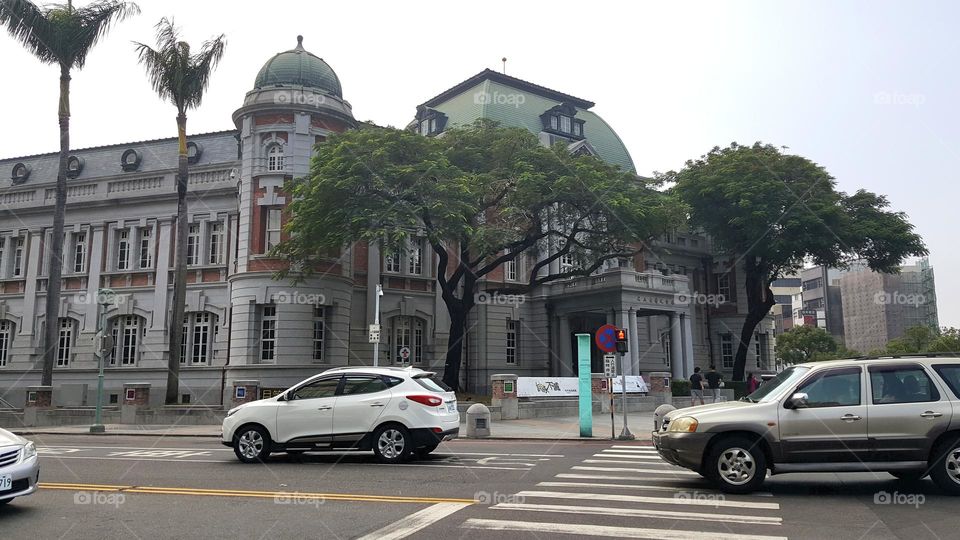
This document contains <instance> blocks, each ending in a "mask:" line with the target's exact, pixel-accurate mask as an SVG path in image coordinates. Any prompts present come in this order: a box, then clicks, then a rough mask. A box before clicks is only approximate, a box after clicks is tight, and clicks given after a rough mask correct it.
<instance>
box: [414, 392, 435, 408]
mask: <svg viewBox="0 0 960 540" xmlns="http://www.w3.org/2000/svg"><path fill="white" fill-rule="evenodd" d="M407 399H409V400H410V401H416V402H417V403H419V404H421V405H426V406H428V407H439V406H440V405H442V404H443V399H442V398H439V397H437V396H428V395H423V394H416V395H412V396H407Z"/></svg>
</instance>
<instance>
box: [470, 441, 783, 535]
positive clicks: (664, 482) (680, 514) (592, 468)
mask: <svg viewBox="0 0 960 540" xmlns="http://www.w3.org/2000/svg"><path fill="white" fill-rule="evenodd" d="M779 513H780V504H779V503H778V502H776V501H775V500H774V499H773V497H772V496H771V495H770V494H769V493H756V494H752V495H740V496H735V495H727V494H724V493H722V492H720V491H718V490H716V489H714V488H713V487H712V486H711V484H710V483H708V482H707V481H706V480H704V479H703V478H700V476H699V475H698V474H697V473H695V472H691V471H688V470H686V469H682V468H680V467H676V466H674V465H672V464H669V463H667V462H665V461H663V460H662V459H660V457H659V456H658V455H657V452H656V450H655V449H653V448H650V447H645V446H639V445H613V446H611V447H609V448H604V449H602V450H600V451H599V452H597V453H595V454H593V455H592V456H590V457H589V458H586V459H583V460H582V461H581V463H580V464H577V465H574V466H572V467H571V468H570V469H569V472H564V473H559V474H556V475H555V476H554V477H553V478H551V479H549V480H544V481H542V482H538V483H537V484H536V485H535V486H533V487H532V488H530V489H525V490H523V491H518V492H517V493H515V494H513V495H512V496H510V497H508V498H507V500H500V501H496V504H493V505H491V506H489V507H485V511H484V512H482V513H480V514H479V515H477V514H474V515H473V517H469V518H468V519H465V520H464V521H463V522H462V523H461V524H460V525H459V528H460V529H462V530H464V532H466V531H476V532H478V533H480V534H482V533H483V532H492V531H500V532H509V533H519V534H521V536H524V537H529V538H537V537H543V536H544V535H547V534H560V535H576V536H581V537H619V538H648V539H657V540H707V539H711V540H714V539H719V540H734V539H738V540H743V539H745V540H785V539H786V537H785V536H783V535H782V534H778V532H779V531H778V529H779V528H781V527H782V525H783V518H782V517H781V516H780V515H779ZM461 519H463V518H461Z"/></svg>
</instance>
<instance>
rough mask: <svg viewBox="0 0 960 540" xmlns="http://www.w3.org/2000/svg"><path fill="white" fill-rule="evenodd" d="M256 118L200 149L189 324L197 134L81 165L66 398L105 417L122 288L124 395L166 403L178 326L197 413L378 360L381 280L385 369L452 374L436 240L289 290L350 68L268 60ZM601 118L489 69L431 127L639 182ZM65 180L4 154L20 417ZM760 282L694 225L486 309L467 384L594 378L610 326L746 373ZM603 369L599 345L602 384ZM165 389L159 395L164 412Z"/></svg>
mask: <svg viewBox="0 0 960 540" xmlns="http://www.w3.org/2000/svg"><path fill="white" fill-rule="evenodd" d="M505 96H506V97H505ZM511 96H512V97H511ZM241 98H242V99H241ZM518 102H519V103H518ZM238 105H239V107H238V109H237V110H236V112H235V113H234V114H233V118H232V120H233V123H232V126H231V128H230V129H228V130H225V131H221V132H217V133H207V134H198V135H193V136H191V137H190V138H189V140H190V152H191V157H190V161H191V172H190V178H189V191H188V206H189V209H190V213H189V217H188V221H189V222H190V231H189V236H188V257H187V259H188V260H187V263H188V269H189V271H188V282H189V284H188V288H187V306H186V311H187V315H186V318H185V320H184V321H170V320H169V318H170V301H171V298H172V268H173V244H172V240H173V238H174V235H173V232H174V217H175V212H176V190H175V185H174V182H175V175H176V158H177V155H176V148H177V143H176V140H175V139H174V138H169V139H159V140H153V141H140V142H128V143H120V144H115V145H109V146H102V147H96V148H88V149H78V150H75V151H73V153H72V156H71V161H70V174H69V179H68V199H67V214H66V223H67V229H66V242H65V244H64V245H65V248H64V253H63V257H62V258H63V265H64V277H63V297H62V302H61V308H60V318H59V319H58V320H57V322H56V324H57V325H58V327H59V328H60V333H59V340H58V343H57V344H56V346H57V362H56V366H55V370H54V385H55V394H54V403H55V404H57V405H89V404H92V403H93V400H94V396H93V390H94V389H95V387H96V370H97V359H96V356H94V354H93V353H94V336H95V334H96V331H97V319H98V304H97V297H96V291H97V290H98V289H99V288H103V287H109V288H111V289H113V290H115V291H116V292H117V294H118V297H117V301H116V302H115V303H114V304H112V305H110V306H108V308H107V311H106V321H107V322H106V324H107V326H106V328H107V330H108V331H109V332H111V333H112V334H113V336H114V337H115V348H114V350H113V353H112V354H111V355H110V356H109V359H108V361H107V364H106V369H105V371H106V389H107V394H108V395H109V396H110V401H113V400H117V399H118V395H119V393H120V391H121V388H122V385H123V383H124V382H147V383H150V384H151V385H153V387H154V388H156V389H158V390H159V389H162V388H163V386H164V385H165V381H166V362H167V357H168V353H169V351H168V342H169V332H171V331H181V332H184V336H185V339H184V345H183V350H182V352H183V354H182V356H183V363H182V370H181V394H182V401H184V402H187V401H189V402H190V403H203V404H219V403H221V402H222V400H226V401H227V402H229V398H230V392H231V389H232V385H233V382H234V381H238V380H244V381H245V380H256V381H259V385H260V388H261V392H262V394H263V395H269V394H270V393H271V392H275V391H278V390H279V389H282V388H285V387H287V386H289V385H290V384H292V383H294V382H296V381H298V380H301V379H303V378H305V377H308V376H310V375H312V374H314V373H317V372H318V371H322V370H324V369H327V368H329V367H332V366H342V365H369V364H370V363H371V360H372V356H373V354H372V353H373V345H372V344H370V343H368V339H367V326H368V325H369V324H370V323H371V322H373V319H374V305H375V304H376V301H377V293H376V286H377V285H378V284H381V285H382V286H383V290H384V295H383V297H382V298H381V300H380V318H381V321H382V326H383V331H382V342H381V343H380V345H379V347H380V351H379V357H380V359H381V364H383V363H388V362H389V363H396V364H406V363H409V364H412V365H415V366H420V367H424V368H429V369H435V370H442V367H443V363H444V356H445V351H446V346H447V328H448V327H449V318H448V316H447V314H446V310H445V307H444V305H443V302H442V301H441V299H440V296H439V290H438V288H437V286H436V283H435V281H436V276H435V275H434V273H435V272H436V259H435V258H434V256H433V254H432V252H431V251H430V250H429V249H427V246H426V245H425V243H424V242H423V241H422V239H420V240H418V239H414V240H412V241H411V242H410V245H409V246H408V248H407V249H406V250H405V251H404V252H402V253H392V254H385V253H383V252H382V250H380V249H379V248H378V246H376V245H368V244H366V243H356V244H353V245H351V246H348V247H345V248H344V249H343V250H342V251H341V253H339V254H334V255H331V257H330V258H329V260H328V261H327V262H326V266H325V268H323V269H322V271H321V272H318V273H317V274H316V275H314V276H313V277H311V278H309V279H307V280H306V281H303V282H301V283H297V284H292V283H291V282H290V281H281V280H277V279H275V272H276V271H277V270H278V269H282V268H283V267H284V266H283V265H284V263H283V262H282V261H279V260H276V259H273V258H271V257H269V256H268V255H267V253H268V251H269V250H270V248H271V247H272V246H273V245H275V244H276V243H278V242H281V241H282V240H283V235H284V233H283V232H282V230H281V228H282V225H283V223H284V219H285V218H284V213H283V209H284V207H285V206H286V204H287V203H288V202H289V201H288V197H289V195H288V194H286V193H285V192H284V190H283V186H284V182H285V181H287V180H289V179H292V178H295V177H300V176H304V175H306V174H307V173H308V170H309V162H310V157H311V155H312V152H313V148H314V146H315V145H316V144H318V143H322V142H323V141H324V139H325V138H326V137H327V136H329V135H330V134H331V133H337V132H342V131H344V130H347V129H353V128H356V127H357V125H358V123H357V122H356V121H355V120H354V118H353V115H352V112H351V106H350V103H349V102H348V101H346V100H345V99H344V97H343V89H342V87H341V83H340V80H339V78H338V77H337V75H336V73H335V72H334V71H333V70H332V69H331V68H330V66H329V65H328V64H327V63H326V62H324V61H323V60H322V59H320V58H319V57H317V56H315V55H313V54H311V53H309V52H307V51H306V50H305V49H304V48H303V46H302V43H298V44H297V46H296V48H294V49H291V50H289V51H286V52H282V53H279V54H277V55H275V56H274V57H272V58H270V59H269V60H268V61H267V62H266V64H264V66H263V68H262V69H261V70H260V71H259V73H258V74H257V76H256V78H255V81H254V85H253V89H252V90H250V91H249V92H247V93H246V95H245V96H238ZM592 107H593V103H592V102H589V101H586V100H583V99H580V98H575V97H573V96H569V95H567V94H563V93H561V92H557V91H554V90H550V89H548V88H545V87H542V86H538V85H535V84H532V83H529V82H526V81H522V80H520V79H516V78H513V77H508V76H506V75H502V74H498V73H495V72H492V71H489V70H487V71H483V72H481V73H479V74H478V75H475V76H474V77H471V78H470V79H467V80H466V81H464V82H462V83H460V84H458V85H456V86H454V87H452V88H450V89H448V90H447V91H445V92H443V93H441V94H439V95H437V96H436V97H434V98H432V99H430V100H428V101H426V102H424V103H423V104H421V105H420V106H419V107H417V108H416V120H415V121H414V122H412V123H411V126H410V129H416V130H417V131H419V132H421V133H423V134H424V135H425V136H432V135H438V134H442V132H443V130H444V129H448V128H449V127H452V126H455V125H458V124H465V123H469V122H472V121H473V120H475V119H477V118H481V117H484V118H491V119H494V120H497V121H500V122H503V123H506V124H509V125H518V126H523V127H526V128H528V129H530V130H531V131H532V132H534V133H535V134H537V135H538V136H539V137H540V138H541V140H542V141H543V142H544V143H545V144H553V143H556V142H558V141H562V142H566V143H567V144H568V145H569V147H570V150H571V151H572V152H587V153H591V154H593V155H596V156H598V157H600V158H601V159H604V160H607V161H609V162H611V163H614V164H617V165H619V166H621V167H623V168H625V169H628V170H634V165H633V162H632V159H631V158H630V154H629V152H628V151H627V149H626V147H625V146H624V145H623V143H622V141H620V139H619V137H618V136H617V135H616V133H615V132H614V131H613V130H612V128H611V127H610V126H609V124H607V123H606V122H605V121H604V120H603V119H602V118H601V117H600V116H598V115H597V114H596V113H594V112H593V111H592V110H591V108H592ZM56 166H57V155H56V154H55V153H47V154H38V155H32V156H21V157H14V158H9V159H2V160H0V174H3V175H6V176H7V177H8V178H9V181H8V183H7V185H5V186H3V187H2V189H0V203H2V207H0V397H2V398H3V399H4V400H6V401H8V402H11V403H13V404H15V405H20V404H22V403H23V400H24V392H23V388H24V387H26V386H29V385H35V384H38V382H39V379H40V369H39V368H40V363H41V361H42V350H43V349H42V348H43V343H42V335H43V331H42V328H43V325H44V324H45V321H44V316H43V305H44V294H45V290H46V275H47V271H46V269H45V265H46V264H48V257H47V256H46V255H45V252H44V246H45V245H47V244H48V242H49V235H50V227H51V222H52V219H51V217H50V214H51V209H52V207H53V186H54V183H55V177H56ZM526 264H529V261H524V260H520V261H517V262H516V263H510V264H508V265H505V267H504V268H502V269H501V271H500V272H499V273H497V274H495V275H492V276H490V279H491V280H494V281H496V280H499V281H500V282H503V281H510V280H513V279H516V278H517V276H518V275H522V274H523V268H524V265H526ZM555 264H557V265H564V264H571V262H570V261H564V260H559V261H556V263H555ZM742 282H743V280H742V276H741V273H740V271H739V268H738V267H737V265H736V264H734V261H733V259H728V258H725V257H720V256H717V254H716V253H714V251H713V249H712V247H711V245H710V241H709V238H707V237H705V236H703V235H698V234H692V233H689V232H684V231H677V232H675V233H672V234H669V235H666V236H665V237H664V238H662V239H660V240H659V241H657V242H655V243H654V245H653V246H651V249H650V250H648V251H645V252H644V253H643V254H642V255H640V256H637V257H635V258H633V259H632V260H624V261H616V262H615V263H613V264H610V265H607V266H606V267H605V268H602V269H600V270H599V271H597V272H596V273H595V274H594V275H591V276H589V277H585V278H578V279H571V280H565V281H560V282H555V283H550V284H548V285H545V286H543V287H541V288H539V289H538V290H536V291H534V292H533V293H532V294H530V295H528V296H526V297H524V298H523V299H522V301H521V300H518V301H514V302H502V301H500V300H499V299H497V298H491V299H488V300H485V301H483V302H481V303H480V305H479V306H478V307H477V308H476V309H475V310H474V312H473V313H472V317H473V320H472V321H471V322H470V325H469V327H470V331H469V333H468V335H467V346H466V348H465V351H466V353H465V354H464V360H463V368H464V369H462V378H463V379H462V387H463V388H466V389H468V390H470V391H474V392H486V391H488V386H489V379H490V375H491V374H493V373H501V372H514V373H518V374H520V375H537V376H551V375H552V376H569V375H573V374H575V371H576V367H575V366H576V362H575V361H574V358H573V335H574V334H575V333H579V332H588V333H592V332H594V331H595V330H596V329H597V328H598V327H599V326H600V325H602V324H604V323H607V322H611V323H615V324H617V325H619V326H622V327H624V328H626V329H628V332H629V337H630V342H631V347H630V353H629V355H628V363H627V367H626V370H627V373H628V374H636V373H639V372H640V371H643V372H650V371H661V370H663V371H670V372H672V373H673V375H674V377H686V376H688V375H689V373H690V372H691V371H692V369H693V367H694V365H707V364H710V363H715V364H716V365H717V367H718V368H719V369H722V370H726V371H729V370H730V369H731V368H732V367H733V355H734V353H735V351H736V346H737V340H738V339H739V334H740V325H741V324H742V321H743V318H744V315H745V313H746V296H745V293H744V292H743V287H742ZM772 330H773V319H772V317H771V318H770V319H769V320H768V321H765V322H764V323H763V324H762V325H761V327H760V329H759V330H758V332H757V334H756V335H755V336H754V339H753V340H752V341H751V343H750V344H749V345H750V355H749V359H748V370H750V369H751V368H752V367H753V366H757V367H759V368H770V367H772V365H771V361H770V359H771V358H772V357H773V351H772V347H773V339H772V337H773V336H772ZM600 359H601V355H600V353H599V351H594V360H595V363H594V370H595V371H596V370H599V366H600ZM162 395H163V392H162V391H155V392H153V393H152V400H153V401H154V402H158V401H159V400H160V399H161V396H162Z"/></svg>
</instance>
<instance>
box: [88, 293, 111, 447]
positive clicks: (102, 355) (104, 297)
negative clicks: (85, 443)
mask: <svg viewBox="0 0 960 540" xmlns="http://www.w3.org/2000/svg"><path fill="white" fill-rule="evenodd" d="M115 297H116V293H115V292H113V289H98V290H97V298H96V301H97V338H96V343H95V347H96V353H95V354H96V355H97V357H98V358H99V362H98V364H99V365H100V368H99V372H98V373H97V411H96V416H95V417H94V419H93V425H92V426H90V433H103V432H105V431H106V428H105V427H104V425H103V364H104V361H105V360H106V356H107V351H108V350H110V349H111V348H112V347H108V346H107V345H108V343H109V341H110V339H108V338H107V337H106V335H105V334H106V316H107V304H110V303H112V302H113V300H114V298H115Z"/></svg>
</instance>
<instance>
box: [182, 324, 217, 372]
mask: <svg viewBox="0 0 960 540" xmlns="http://www.w3.org/2000/svg"><path fill="white" fill-rule="evenodd" d="M217 330H218V327H217V316H216V315H214V314H213V313H210V312H208V311H197V312H193V313H187V314H186V315H184V317H183V340H182V341H181V342H180V363H181V364H186V365H192V366H199V365H205V364H209V363H210V360H211V359H212V358H213V342H214V339H216V335H217Z"/></svg>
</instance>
